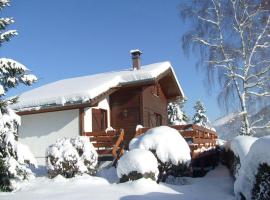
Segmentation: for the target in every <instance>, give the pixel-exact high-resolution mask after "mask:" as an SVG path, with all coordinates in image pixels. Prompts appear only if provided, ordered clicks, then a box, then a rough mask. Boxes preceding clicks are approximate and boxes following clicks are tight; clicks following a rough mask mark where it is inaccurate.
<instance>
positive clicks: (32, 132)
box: [13, 50, 184, 158]
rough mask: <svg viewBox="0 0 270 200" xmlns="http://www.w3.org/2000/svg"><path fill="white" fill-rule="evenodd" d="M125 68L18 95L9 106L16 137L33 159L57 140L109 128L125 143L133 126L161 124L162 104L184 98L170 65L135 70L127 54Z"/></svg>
mask: <svg viewBox="0 0 270 200" xmlns="http://www.w3.org/2000/svg"><path fill="white" fill-rule="evenodd" d="M131 55H132V63H133V66H132V68H130V69H127V70H122V71H115V72H108V73H102V74H95V75H90V76H83V77H77V78H70V79H64V80H60V81H56V82H53V83H50V84H47V85H44V86H41V87H39V88H35V89H33V90H30V91H27V92H25V93H22V94H21V95H20V96H19V97H20V98H19V102H18V103H17V104H15V105H14V106H13V108H14V109H15V110H17V113H18V114H19V115H20V116H21V118H22V124H21V126H20V127H19V138H20V140H21V141H22V142H23V143H26V144H27V145H29V146H30V147H31V149H32V151H33V153H34V155H35V156H36V157H37V158H44V157H45V149H46V148H47V147H48V146H49V145H50V144H52V143H54V142H55V141H56V139H57V138H61V137H73V136H77V135H84V133H85V132H97V131H102V130H105V129H107V128H108V127H113V128H114V129H120V128H122V129H124V131H125V142H126V143H128V141H129V140H130V139H131V138H132V137H133V136H134V134H135V132H136V131H135V129H136V126H137V125H138V124H140V125H142V126H145V127H155V126H159V125H166V124H167V104H168V102H169V101H173V100H176V99H182V98H183V97H184V94H183V91H182V89H181V86H180V84H179V82H178V80H177V77H176V75H175V73H174V70H173V67H172V66H171V64H170V62H160V63H154V64H150V65H146V66H141V65H140V56H141V52H140V51H139V50H133V51H131Z"/></svg>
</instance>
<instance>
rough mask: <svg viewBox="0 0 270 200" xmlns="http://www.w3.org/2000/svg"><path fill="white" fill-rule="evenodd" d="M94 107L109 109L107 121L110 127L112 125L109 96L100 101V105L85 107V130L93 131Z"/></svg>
mask: <svg viewBox="0 0 270 200" xmlns="http://www.w3.org/2000/svg"><path fill="white" fill-rule="evenodd" d="M92 108H101V109H104V110H107V119H108V120H107V122H108V127H110V121H111V120H110V116H111V113H110V103H109V97H106V98H104V99H103V100H102V101H100V102H99V103H98V106H96V107H91V108H85V109H84V113H85V114H84V131H85V132H91V131H92Z"/></svg>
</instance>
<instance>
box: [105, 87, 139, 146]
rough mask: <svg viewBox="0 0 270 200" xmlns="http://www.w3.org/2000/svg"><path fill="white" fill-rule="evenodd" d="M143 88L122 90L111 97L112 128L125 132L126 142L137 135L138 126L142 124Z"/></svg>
mask: <svg viewBox="0 0 270 200" xmlns="http://www.w3.org/2000/svg"><path fill="white" fill-rule="evenodd" d="M141 92H142V88H141V87H136V88H134V87H129V88H123V89H120V90H118V91H116V92H114V93H113V94H111V95H110V107H111V126H112V127H113V128H115V129H119V128H123V129H124V130H125V141H126V144H128V142H129V140H130V139H131V138H132V137H133V135H134V134H135V129H136V126H137V125H138V124H141V112H140V110H141Z"/></svg>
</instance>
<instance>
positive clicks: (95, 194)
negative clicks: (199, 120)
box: [0, 166, 234, 200]
mask: <svg viewBox="0 0 270 200" xmlns="http://www.w3.org/2000/svg"><path fill="white" fill-rule="evenodd" d="M99 174H101V175H102V176H103V177H93V176H88V175H84V176H78V177H75V178H72V179H65V178H63V177H56V178H55V179H52V180H51V179H48V178H46V177H37V178H36V179H34V180H31V181H30V182H29V183H26V184H25V185H24V186H22V189H21V190H20V191H17V192H13V193H1V192H0V199H1V200H15V199H20V200H29V199H40V200H44V199H46V200H52V199H57V200H62V199H65V200H66V199H98V200H102V199H104V200H108V199H110V200H115V199H119V200H135V199H136V200H137V199H143V200H161V199H169V200H174V199H175V200H185V199H187V200H199V199H200V200H217V199H222V200H230V199H234V196H233V179H232V178H231V177H230V175H229V172H228V170H227V169H226V167H224V166H218V167H217V168H216V169H215V170H213V171H211V172H209V173H208V174H207V175H206V176H205V177H203V178H185V179H186V180H185V182H186V185H170V184H165V183H161V184H157V183H156V182H154V181H152V180H150V179H140V180H137V181H134V182H127V183H121V184H118V183H116V171H115V169H114V168H109V169H106V170H104V171H103V172H100V173H99Z"/></svg>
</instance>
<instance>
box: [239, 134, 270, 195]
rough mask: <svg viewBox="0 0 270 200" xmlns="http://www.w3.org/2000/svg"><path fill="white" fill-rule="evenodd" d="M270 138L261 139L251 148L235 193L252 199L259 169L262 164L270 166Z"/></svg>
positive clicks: (243, 164)
mask: <svg viewBox="0 0 270 200" xmlns="http://www.w3.org/2000/svg"><path fill="white" fill-rule="evenodd" d="M269 146H270V136H265V137H261V138H259V139H258V140H256V141H255V142H254V143H253V145H252V146H251V148H250V150H249V152H248V154H247V156H246V157H245V160H244V162H243V163H242V167H241V168H240V173H239V177H238V178H237V179H236V181H235V183H234V192H235V194H236V195H239V194H240V192H241V193H242V194H244V196H245V197H246V199H251V192H252V189H253V187H254V184H255V180H256V179H255V176H256V174H257V172H258V167H259V165H260V164H262V163H266V164H268V165H269V166H270V151H269Z"/></svg>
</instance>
